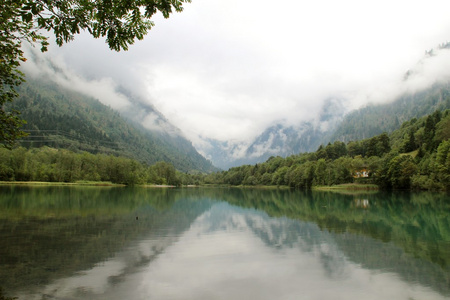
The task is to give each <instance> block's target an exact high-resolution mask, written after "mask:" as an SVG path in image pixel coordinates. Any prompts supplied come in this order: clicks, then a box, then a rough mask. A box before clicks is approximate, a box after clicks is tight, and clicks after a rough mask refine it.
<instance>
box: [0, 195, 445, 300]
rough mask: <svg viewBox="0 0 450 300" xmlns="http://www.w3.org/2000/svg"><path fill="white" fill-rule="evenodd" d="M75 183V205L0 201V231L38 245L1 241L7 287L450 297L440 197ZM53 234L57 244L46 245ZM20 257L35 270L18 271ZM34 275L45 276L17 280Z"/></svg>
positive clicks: (74, 294)
mask: <svg viewBox="0 0 450 300" xmlns="http://www.w3.org/2000/svg"><path fill="white" fill-rule="evenodd" d="M66 192H67V191H65V192H64V193H66ZM54 193H55V194H54V195H57V194H58V193H57V192H54ZM70 193H71V196H70V197H71V199H72V200H71V202H72V203H78V204H76V205H75V206H70V205H66V207H65V208H64V209H63V207H64V205H63V203H62V202H61V201H64V200H61V201H59V200H58V201H56V200H55V199H56V198H60V199H65V197H67V194H65V196H64V197H62V196H61V195H60V196H58V197H57V196H53V197H50V199H53V200H49V201H47V202H46V201H44V200H42V202H45V203H46V204H43V205H44V206H45V207H46V209H41V210H40V209H37V210H36V211H38V212H39V213H33V211H34V210H31V209H26V205H25V204H23V203H26V202H27V201H26V200H25V199H26V198H27V197H26V192H24V194H23V199H24V200H23V201H22V208H23V209H21V206H20V205H11V203H14V201H12V200H11V199H10V200H7V201H3V202H0V208H3V210H2V214H3V215H2V216H4V217H6V216H8V214H9V216H10V218H9V220H7V221H6V219H5V222H0V224H1V225H0V233H1V234H2V236H3V237H8V232H10V233H9V237H8V238H9V239H14V238H16V240H15V242H18V241H20V240H21V239H26V238H25V236H26V235H27V234H30V233H31V234H33V235H34V238H33V239H34V243H36V244H37V245H38V246H36V248H35V249H34V250H32V251H29V250H25V249H26V248H27V247H29V246H30V243H26V242H23V245H22V244H20V243H19V245H18V246H17V247H18V250H19V252H20V251H22V252H27V253H26V254H24V255H23V256H19V258H17V257H16V258H14V257H15V256H14V254H13V252H14V251H9V252H8V251H5V252H4V253H7V254H8V255H9V256H8V257H9V258H8V259H2V258H0V274H1V273H2V274H3V276H4V277H2V278H7V275H5V273H3V272H2V271H1V269H3V270H4V268H3V267H4V266H7V267H9V268H10V270H11V271H13V273H14V274H15V276H16V279H18V280H19V282H21V284H20V285H17V284H16V285H14V284H10V285H9V286H5V287H6V288H9V290H12V291H14V295H17V296H19V297H21V299H50V298H56V299H126V298H129V299H299V298H300V299H360V298H364V299H448V297H449V296H450V292H449V290H450V285H449V283H450V281H449V267H448V262H449V260H450V258H449V253H448V248H449V247H448V246H449V240H450V239H449V232H450V231H449V223H448V212H449V209H448V208H449V207H448V201H447V200H448V198H445V197H446V196H439V195H437V196H434V197H431V196H429V195H430V194H426V195H425V196H424V197H423V198H420V197H419V196H417V195H364V196H362V195H344V196H337V195H334V194H328V193H312V194H308V193H299V192H293V191H277V190H274V191H262V190H234V189H233V190H216V189H211V190H208V189H202V190H197V189H190V190H164V191H154V190H145V189H131V190H127V189H121V190H117V191H116V192H115V193H114V194H115V196H114V197H116V199H115V200H112V201H111V202H109V200H108V198H105V197H104V196H108V197H110V196H111V193H110V192H109V191H100V192H99V191H95V193H96V195H97V196H95V197H97V198H95V197H94V196H93V195H94V194H90V193H89V192H87V191H85V190H83V191H82V192H81V191H80V193H81V195H84V196H83V197H84V198H77V197H78V196H76V193H77V192H76V191H75V192H74V191H71V192H70ZM86 193H87V194H86ZM121 193H122V194H121ZM33 195H34V196H35V194H33ZM86 195H87V196H86ZM19 198H20V197H19ZM75 198H76V199H78V200H76V199H75ZM2 199H5V198H2ZM87 199H94V200H95V201H96V202H97V203H98V206H97V205H95V204H94V203H92V204H89V203H91V202H90V201H91V200H87ZM361 199H362V200H367V202H366V203H367V205H362V206H361V205H360V204H364V203H365V201H359V202H358V200H361ZM84 201H87V202H86V203H85V202H84ZM2 203H3V204H2ZM5 203H7V204H5ZM102 203H103V204H102ZM2 205H3V206H2ZM33 205H35V204H33ZM102 205H103V206H105V207H109V209H108V211H109V212H107V213H105V209H102V208H101V206H102ZM36 207H37V206H36ZM8 211H9V213H8ZM20 211H24V212H25V213H22V214H24V216H23V217H18V216H17V214H18V213H19V212H20ZM45 211H47V212H48V211H50V212H51V213H52V214H53V216H51V217H48V216H47V217H46V216H42V214H44V212H45ZM68 211H71V213H69V212H68ZM41 213H42V214H41ZM13 216H14V217H13ZM135 216H139V219H138V220H136V218H135ZM14 218H15V219H14ZM30 222H31V224H30ZM33 222H34V223H33ZM36 227H39V228H40V229H39V230H38V229H37V228H36ZM33 228H34V229H33ZM19 229H20V230H19ZM22 231H23V233H21V234H20V233H19V232H22ZM11 233H13V234H11ZM17 235H19V237H20V238H17ZM15 236H16V237H15ZM53 239H57V240H58V242H59V243H62V245H61V247H60V248H58V247H56V246H54V245H53V244H51V243H50V247H49V249H48V247H47V246H48V245H49V244H48V241H49V240H50V241H51V240H53ZM15 242H14V243H15ZM0 243H1V242H0ZM14 243H9V244H7V245H6V248H8V249H10V248H12V247H13V246H11V245H12V244H14ZM3 246H5V245H3ZM3 246H2V247H3ZM446 246H447V247H446ZM20 247H23V248H22V249H20ZM68 248H70V249H68ZM0 251H4V250H0ZM40 251H42V252H44V253H42V254H41V255H47V256H49V257H51V258H49V259H48V260H45V259H43V258H42V257H41V256H39V255H36V253H35V252H40ZM93 253H95V255H93ZM0 254H2V253H0ZM27 255H28V256H27ZM33 255H34V256H33ZM0 257H2V256H0ZM63 257H65V258H67V259H66V260H64V259H63ZM13 259H15V261H13ZM24 259H27V260H28V262H27V264H26V265H27V266H32V267H34V268H36V270H34V272H37V273H36V274H37V275H34V277H33V276H31V277H30V276H28V275H26V274H23V273H21V272H23V270H24V269H23V268H19V267H18V265H20V263H24V262H23V260H24ZM31 261H33V262H31ZM50 265H52V266H53V267H54V268H55V269H53V270H52V269H51V268H49V266H50ZM39 268H42V269H39ZM14 269H19V270H21V271H20V272H19V271H14ZM37 269H39V270H37ZM62 270H64V271H62ZM6 273H7V272H6ZM42 274H44V275H45V276H42ZM38 275H40V277H41V278H44V279H45V280H44V281H43V282H36V283H34V284H32V285H30V284H27V283H26V281H25V280H22V281H21V279H22V278H28V279H30V278H36V277H38ZM0 276H2V275H0ZM15 286H16V287H15ZM13 287H15V288H13Z"/></svg>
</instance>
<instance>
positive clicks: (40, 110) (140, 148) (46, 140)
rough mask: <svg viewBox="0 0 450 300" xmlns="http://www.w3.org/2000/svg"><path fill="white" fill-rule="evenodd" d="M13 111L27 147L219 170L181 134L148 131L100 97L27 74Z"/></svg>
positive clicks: (177, 167) (181, 168) (180, 168)
mask: <svg viewBox="0 0 450 300" xmlns="http://www.w3.org/2000/svg"><path fill="white" fill-rule="evenodd" d="M19 95H20V96H19V98H18V99H17V100H16V101H14V107H13V108H15V109H17V110H19V111H21V112H22V115H21V116H22V118H23V119H25V120H26V121H27V124H26V125H25V126H24V131H26V132H29V136H28V137H26V138H25V139H23V140H22V141H21V142H20V145H22V146H24V147H27V148H36V147H42V146H50V147H54V148H66V149H70V150H72V151H87V152H90V153H104V154H112V155H115V156H123V157H127V158H133V159H135V160H137V161H139V162H143V163H146V164H155V163H156V162H158V161H165V162H168V163H171V164H173V165H174V166H175V168H176V169H178V170H180V171H183V172H191V171H201V172H211V171H214V170H217V169H216V168H214V167H213V165H212V164H211V162H209V161H207V160H206V159H205V158H204V157H203V156H201V155H200V154H199V153H198V152H197V151H196V150H195V148H194V147H193V146H192V143H191V142H189V141H188V140H186V139H185V138H184V137H182V136H181V135H179V134H175V133H173V132H165V131H164V130H154V131H151V130H148V129H145V128H144V127H142V126H140V125H139V124H136V123H132V122H131V121H127V120H126V119H125V118H123V117H122V116H121V115H120V114H119V113H118V112H116V111H114V110H113V109H111V108H109V107H107V106H105V105H103V104H102V103H100V102H99V101H98V100H96V99H93V98H90V97H87V96H84V95H82V94H79V93H76V92H73V91H69V90H67V89H64V88H62V87H59V86H57V85H56V84H54V83H52V82H51V81H48V82H46V81H44V80H35V79H32V78H28V81H27V82H26V83H24V84H23V85H22V86H21V87H20V89H19Z"/></svg>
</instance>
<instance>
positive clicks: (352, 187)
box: [312, 183, 379, 191]
mask: <svg viewBox="0 0 450 300" xmlns="http://www.w3.org/2000/svg"><path fill="white" fill-rule="evenodd" d="M312 189H313V190H318V191H378V190H379V187H378V185H376V184H360V183H346V184H338V185H332V186H315V187H313V188H312Z"/></svg>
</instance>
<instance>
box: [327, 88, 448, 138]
mask: <svg viewBox="0 0 450 300" xmlns="http://www.w3.org/2000/svg"><path fill="white" fill-rule="evenodd" d="M445 109H450V83H439V84H435V85H433V86H432V87H431V88H429V89H426V90H423V91H420V92H417V93H414V94H405V95H403V96H401V97H399V98H397V99H396V100H395V101H394V102H392V103H387V104H381V105H368V106H366V107H364V108H361V109H358V110H356V111H353V112H351V113H350V114H348V115H347V116H346V117H345V118H344V120H343V121H342V123H341V124H340V125H339V126H338V128H337V129H336V131H335V132H334V133H333V134H332V136H331V139H330V140H331V141H335V140H340V141H342V142H349V141H352V140H353V141H355V140H361V139H366V138H370V137H373V136H375V135H378V134H381V133H383V132H388V133H390V132H392V131H394V130H396V129H398V128H399V127H400V125H401V124H402V123H403V122H405V121H408V120H410V119H412V118H420V117H423V116H425V115H428V114H431V113H433V112H434V111H436V110H445Z"/></svg>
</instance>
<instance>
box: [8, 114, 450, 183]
mask: <svg viewBox="0 0 450 300" xmlns="http://www.w3.org/2000/svg"><path fill="white" fill-rule="evenodd" d="M449 139H450V110H447V111H444V112H441V111H436V112H435V113H433V114H431V115H429V116H427V117H424V118H421V119H412V120H410V121H407V122H405V123H403V125H402V126H401V128H400V129H398V130H396V131H394V132H393V133H391V134H389V135H388V134H387V133H383V134H380V135H378V136H374V137H372V138H369V139H364V140H361V141H349V142H347V143H344V142H341V141H336V142H334V143H333V144H331V143H329V144H328V145H326V146H320V147H319V148H318V149H317V151H316V152H311V153H301V154H297V155H292V156H289V157H279V156H278V157H271V158H269V159H268V160H267V161H266V162H264V163H260V164H256V165H243V166H239V167H234V168H231V169H229V170H228V171H221V172H215V173H210V174H202V173H199V172H198V173H183V172H180V171H178V170H176V169H175V167H174V166H173V165H172V164H170V163H167V162H157V163H156V164H153V165H150V166H149V165H146V164H144V163H141V162H138V161H136V160H134V159H131V158H124V157H117V156H113V155H106V154H92V153H88V152H83V151H79V152H74V151H70V150H67V149H54V148H49V147H41V148H29V149H27V148H23V147H18V148H15V149H13V150H8V149H5V148H2V149H0V181H45V182H69V183H74V182H109V183H112V184H124V185H147V184H156V185H173V186H180V185H214V186H217V185H219V186H223V185H227V186H230V185H231V186H274V187H280V186H288V187H292V188H299V189H311V188H317V187H321V188H322V189H323V187H325V186H326V187H328V188H329V187H332V188H339V189H342V188H345V189H361V188H362V189H374V188H376V187H379V188H380V189H383V190H386V189H404V190H409V189H413V190H450V140H449ZM347 184H353V185H352V186H349V185H347ZM339 185H341V186H339ZM342 185H344V186H342ZM334 186H337V187H334Z"/></svg>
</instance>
